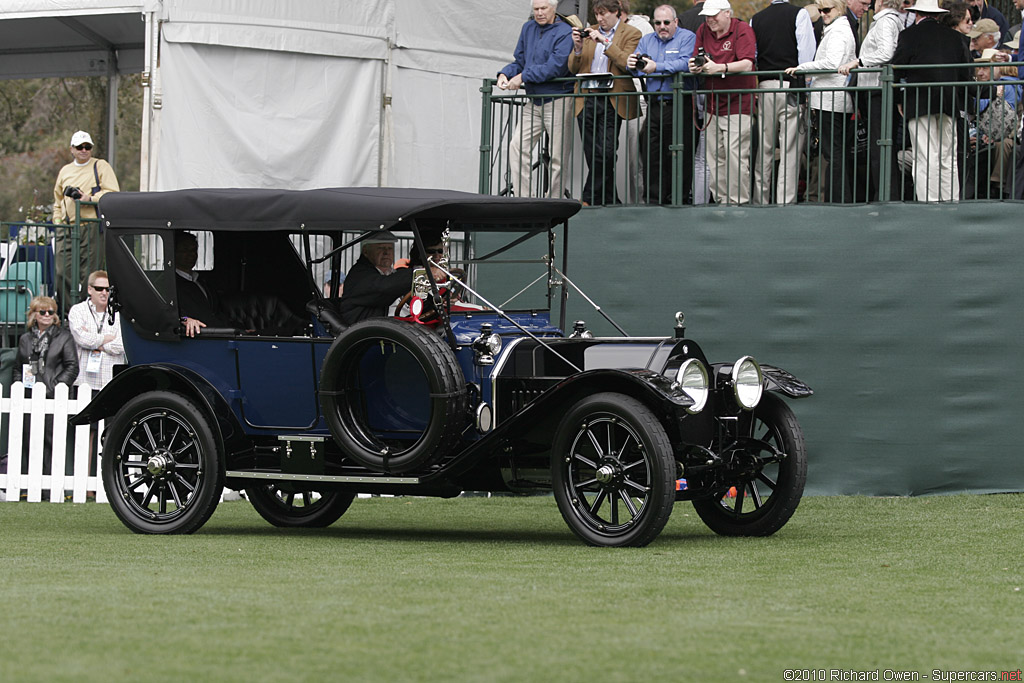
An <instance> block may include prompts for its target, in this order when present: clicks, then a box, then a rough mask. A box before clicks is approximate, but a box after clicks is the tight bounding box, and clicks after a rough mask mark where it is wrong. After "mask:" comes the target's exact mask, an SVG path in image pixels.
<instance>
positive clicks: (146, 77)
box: [139, 12, 156, 192]
mask: <svg viewBox="0 0 1024 683" xmlns="http://www.w3.org/2000/svg"><path fill="white" fill-rule="evenodd" d="M153 14H154V13H153V12H146V47H145V63H144V66H143V68H144V69H145V70H144V71H143V73H142V141H141V142H142V144H141V145H140V154H139V191H141V192H148V191H149V164H150V161H149V154H150V145H151V143H152V123H151V121H150V118H151V112H152V107H153V78H154V76H155V75H156V74H155V73H154V72H155V64H154V61H155V60H154V59H153V55H154V54H155V52H156V46H154V45H153V40H154V26H155V25H156V21H155V20H154V16H153Z"/></svg>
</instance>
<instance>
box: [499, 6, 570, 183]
mask: <svg viewBox="0 0 1024 683" xmlns="http://www.w3.org/2000/svg"><path fill="white" fill-rule="evenodd" d="M532 7H533V18H532V19H529V20H527V22H526V23H525V24H523V28H522V30H521V31H520V32H519V42H518V43H516V49H515V52H514V53H513V56H514V58H515V61H513V62H512V63H510V64H508V65H506V66H505V68H504V69H502V70H501V71H500V72H499V73H498V87H499V88H501V89H502V90H519V89H520V88H525V89H526V92H527V94H529V95H531V97H530V99H529V101H528V102H527V103H526V104H525V105H524V106H523V114H522V118H521V119H520V121H519V125H518V126H516V130H515V132H514V133H512V142H511V143H510V144H509V150H508V156H509V163H510V164H511V166H512V183H513V185H512V190H513V192H514V193H515V194H516V195H518V196H520V197H528V196H531V195H532V196H539V195H541V194H543V191H542V190H543V187H538V188H532V191H531V187H530V178H531V176H532V171H533V165H532V161H531V159H532V154H533V147H534V146H535V145H536V144H538V143H539V142H540V141H541V139H542V138H543V136H544V133H547V134H548V136H549V138H550V143H551V150H550V156H551V177H550V184H549V186H548V190H547V195H548V196H549V197H561V196H562V163H563V158H564V157H565V155H566V150H565V146H566V140H565V134H566V132H567V131H569V132H570V138H569V139H570V140H571V139H572V138H571V129H570V128H569V119H570V117H571V116H572V106H571V104H570V102H569V101H568V100H566V99H565V98H563V97H560V96H561V95H565V94H567V93H570V92H572V87H573V84H572V83H571V82H568V81H566V82H563V83H553V82H552V81H553V80H554V79H557V78H567V77H568V76H569V54H570V53H571V52H572V29H571V28H570V27H569V24H567V23H566V22H564V21H562V19H561V18H560V17H559V16H558V15H557V14H555V8H556V7H558V0H533V5H532ZM541 156H543V155H541ZM542 176H543V174H542Z"/></svg>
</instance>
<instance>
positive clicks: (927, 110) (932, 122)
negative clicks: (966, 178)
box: [892, 0, 973, 202]
mask: <svg viewBox="0 0 1024 683" xmlns="http://www.w3.org/2000/svg"><path fill="white" fill-rule="evenodd" d="M908 11H910V12H914V13H915V14H917V15H918V17H919V19H918V22H917V23H916V24H914V25H913V26H911V27H909V28H907V29H904V30H903V32H902V33H901V34H900V38H899V41H898V42H897V44H896V52H895V53H893V58H892V63H893V65H894V66H896V67H899V66H910V65H917V64H922V65H932V66H929V67H926V68H923V69H910V70H903V71H900V70H899V69H897V71H896V73H895V77H896V78H897V79H898V80H903V81H905V82H906V83H908V84H917V83H921V84H925V85H924V89H921V88H912V89H907V90H906V91H905V97H901V96H899V95H898V96H897V98H896V101H897V102H902V104H901V105H900V107H901V113H902V114H903V119H904V120H905V121H906V124H907V132H908V134H909V137H910V141H911V145H912V146H913V166H914V192H915V194H916V196H917V199H918V201H923V202H939V201H947V202H948V201H959V200H960V179H959V176H958V171H957V163H956V148H957V146H958V145H957V141H956V137H957V136H956V128H955V126H954V117H955V116H956V111H957V108H958V106H959V105H958V100H960V99H962V95H961V97H959V98H958V96H957V92H956V90H957V88H956V87H954V86H928V85H927V84H929V83H946V82H952V81H970V80H971V79H972V78H971V77H972V76H973V74H972V73H971V70H970V69H966V68H958V67H957V66H955V65H957V64H970V63H971V55H970V53H969V51H968V49H967V44H966V43H965V42H964V39H963V37H962V35H961V34H960V33H958V32H957V31H955V30H953V29H951V28H949V27H947V26H944V25H943V24H941V23H939V22H938V21H936V16H938V15H940V14H944V13H945V12H946V10H944V9H942V8H941V7H939V6H938V3H937V0H918V2H917V4H915V5H914V6H912V7H909V8H908Z"/></svg>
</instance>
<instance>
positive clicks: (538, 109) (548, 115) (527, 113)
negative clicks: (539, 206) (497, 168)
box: [508, 97, 574, 198]
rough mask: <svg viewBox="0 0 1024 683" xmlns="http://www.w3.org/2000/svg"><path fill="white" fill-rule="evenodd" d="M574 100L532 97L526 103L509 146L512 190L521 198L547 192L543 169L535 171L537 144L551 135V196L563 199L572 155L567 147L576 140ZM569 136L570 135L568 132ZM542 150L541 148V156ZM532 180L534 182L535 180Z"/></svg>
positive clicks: (549, 195) (549, 187)
mask: <svg viewBox="0 0 1024 683" xmlns="http://www.w3.org/2000/svg"><path fill="white" fill-rule="evenodd" d="M573 105H574V99H573V98H572V97H556V98H554V99H551V100H549V101H547V102H540V101H539V100H530V101H529V102H527V103H526V104H524V105H523V117H522V118H521V119H520V120H519V125H518V126H516V129H515V132H514V133H512V141H511V142H510V143H509V146H508V159H509V163H510V164H511V166H512V179H513V181H512V182H513V185H512V190H513V192H515V194H516V196H517V197H540V196H542V195H543V194H544V192H543V188H544V185H543V178H544V175H543V168H542V167H541V168H540V169H539V170H540V171H541V172H540V173H538V174H536V175H534V173H533V159H534V147H537V146H538V143H540V141H541V140H542V139H543V137H544V133H547V134H548V137H549V139H550V142H551V149H550V152H551V179H550V185H549V186H548V191H547V196H548V197H557V198H562V197H563V196H564V195H563V194H562V190H563V188H562V162H563V159H567V158H568V157H569V152H568V150H566V147H567V146H568V145H570V144H571V142H572V129H571V128H570V127H569V126H570V125H571V122H572V118H573ZM567 132H568V133H569V135H566V133H567ZM541 152H542V150H539V149H538V150H537V158H540V155H541ZM531 181H532V182H531Z"/></svg>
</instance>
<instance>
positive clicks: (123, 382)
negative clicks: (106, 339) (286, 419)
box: [70, 363, 242, 444]
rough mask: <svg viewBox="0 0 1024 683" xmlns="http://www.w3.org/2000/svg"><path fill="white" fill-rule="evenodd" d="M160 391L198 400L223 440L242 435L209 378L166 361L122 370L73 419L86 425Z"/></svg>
mask: <svg viewBox="0 0 1024 683" xmlns="http://www.w3.org/2000/svg"><path fill="white" fill-rule="evenodd" d="M159 390H162V391H175V392H178V393H180V394H183V395H185V396H188V397H189V398H191V399H192V400H194V401H195V402H196V403H197V404H198V405H199V407H200V408H202V409H203V411H204V412H205V413H206V414H207V416H208V417H209V418H210V423H211V424H212V425H213V428H214V430H215V432H216V434H215V436H216V437H217V438H218V440H219V441H220V443H222V444H224V443H227V442H230V441H231V440H233V439H234V438H236V437H238V436H241V434H242V427H241V425H240V424H239V423H238V419H237V418H236V417H235V415H234V413H233V412H231V407H230V406H229V405H228V403H227V401H225V400H224V398H223V397H222V396H221V394H220V392H219V391H217V389H215V388H214V387H213V385H212V384H210V382H209V381H208V380H207V379H206V378H205V377H203V376H202V375H200V374H199V373H197V372H195V371H193V370H189V369H188V368H184V367H181V366H180V365H171V364H163V363H155V364H149V365H136V366H132V367H129V368H128V369H127V370H125V371H123V372H120V373H118V374H117V375H116V376H115V377H114V378H113V379H112V380H111V381H110V382H109V383H108V384H107V386H105V387H103V389H102V390H100V392H99V393H98V394H96V396H95V397H93V399H92V401H91V402H90V403H89V405H87V406H86V407H85V409H84V410H82V411H81V412H79V413H78V414H77V415H74V416H72V417H71V418H70V422H71V423H72V424H75V425H83V424H89V423H91V422H97V421H99V420H101V419H105V418H109V417H111V416H112V415H114V414H116V413H117V411H118V410H120V409H121V406H123V405H124V404H125V403H126V402H127V401H128V400H130V399H132V398H134V397H135V396H138V395H139V394H140V393H143V392H146V391H159Z"/></svg>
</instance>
